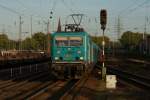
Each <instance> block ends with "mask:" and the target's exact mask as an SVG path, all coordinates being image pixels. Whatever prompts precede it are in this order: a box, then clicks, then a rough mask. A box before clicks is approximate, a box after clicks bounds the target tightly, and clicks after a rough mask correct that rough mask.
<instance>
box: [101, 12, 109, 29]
mask: <svg viewBox="0 0 150 100" xmlns="http://www.w3.org/2000/svg"><path fill="white" fill-rule="evenodd" d="M100 24H101V29H102V30H105V28H106V24H107V11H106V10H105V9H102V10H101V11H100Z"/></svg>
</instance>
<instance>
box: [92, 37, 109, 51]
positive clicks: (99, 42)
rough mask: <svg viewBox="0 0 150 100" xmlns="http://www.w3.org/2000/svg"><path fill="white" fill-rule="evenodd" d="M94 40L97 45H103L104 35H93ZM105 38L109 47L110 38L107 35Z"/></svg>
mask: <svg viewBox="0 0 150 100" xmlns="http://www.w3.org/2000/svg"><path fill="white" fill-rule="evenodd" d="M92 40H93V41H94V42H95V43H96V44H97V45H99V46H102V41H103V37H102V36H98V37H96V36H92ZM104 40H105V46H106V48H107V47H108V46H109V43H110V39H109V38H108V37H107V36H105V37H104Z"/></svg>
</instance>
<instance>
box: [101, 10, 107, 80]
mask: <svg viewBox="0 0 150 100" xmlns="http://www.w3.org/2000/svg"><path fill="white" fill-rule="evenodd" d="M100 24H101V29H102V30H103V41H102V46H103V51H102V57H103V58H102V59H103V62H102V63H103V64H102V79H103V80H105V78H106V67H105V35H104V32H105V29H106V24H107V11H106V10H105V9H102V10H101V11H100Z"/></svg>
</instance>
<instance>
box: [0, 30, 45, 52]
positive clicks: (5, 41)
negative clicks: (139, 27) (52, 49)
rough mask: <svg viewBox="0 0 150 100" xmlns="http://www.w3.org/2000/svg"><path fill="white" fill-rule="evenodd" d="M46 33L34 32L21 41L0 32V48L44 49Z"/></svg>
mask: <svg viewBox="0 0 150 100" xmlns="http://www.w3.org/2000/svg"><path fill="white" fill-rule="evenodd" d="M47 40H48V39H47V34H44V33H42V32H37V33H35V34H34V35H33V36H32V37H27V38H25V39H24V40H22V41H19V40H11V39H9V38H8V36H7V35H6V34H0V50H14V49H15V50H46V48H47Z"/></svg>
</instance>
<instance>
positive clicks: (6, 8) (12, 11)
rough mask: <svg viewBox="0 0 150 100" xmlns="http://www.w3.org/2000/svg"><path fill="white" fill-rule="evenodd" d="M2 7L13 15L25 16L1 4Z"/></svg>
mask: <svg viewBox="0 0 150 100" xmlns="http://www.w3.org/2000/svg"><path fill="white" fill-rule="evenodd" d="M0 7H1V8H3V9H5V10H7V11H9V12H11V13H14V14H17V15H23V14H21V13H20V12H18V11H16V10H14V9H12V8H9V7H6V6H4V5H2V4H0Z"/></svg>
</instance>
